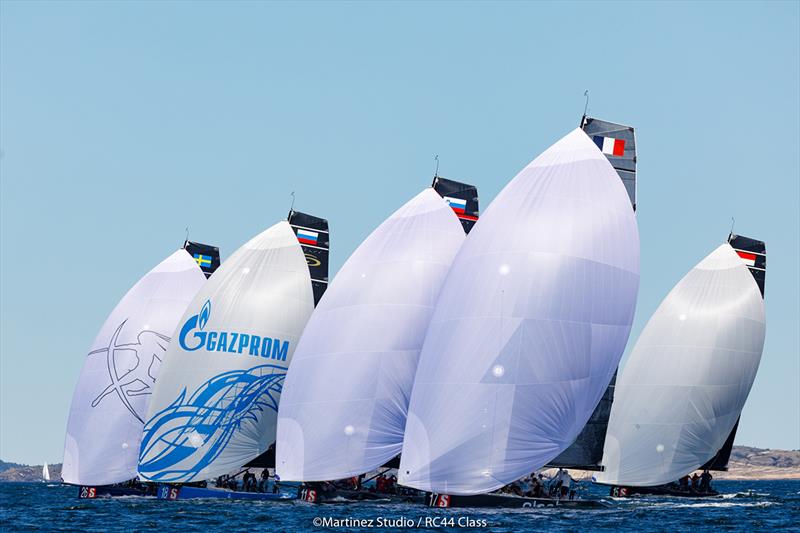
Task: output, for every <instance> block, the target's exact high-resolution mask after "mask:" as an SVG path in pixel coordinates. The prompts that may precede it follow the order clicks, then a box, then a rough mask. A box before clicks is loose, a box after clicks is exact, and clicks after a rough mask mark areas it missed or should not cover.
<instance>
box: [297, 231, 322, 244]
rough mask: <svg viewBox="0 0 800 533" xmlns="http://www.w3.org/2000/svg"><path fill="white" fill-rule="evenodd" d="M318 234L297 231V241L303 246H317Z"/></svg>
mask: <svg viewBox="0 0 800 533" xmlns="http://www.w3.org/2000/svg"><path fill="white" fill-rule="evenodd" d="M318 237H319V233H317V232H316V231H310V230H307V229H299V228H298V229H297V240H298V241H300V242H301V243H303V244H317V238H318Z"/></svg>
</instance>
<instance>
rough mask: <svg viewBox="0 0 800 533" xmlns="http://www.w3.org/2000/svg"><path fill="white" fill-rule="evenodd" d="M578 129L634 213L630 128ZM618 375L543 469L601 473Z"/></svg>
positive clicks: (591, 122) (590, 125)
mask: <svg viewBox="0 0 800 533" xmlns="http://www.w3.org/2000/svg"><path fill="white" fill-rule="evenodd" d="M581 129H582V130H583V131H585V132H586V134H587V135H589V137H590V138H591V139H592V141H593V142H594V143H595V145H596V146H597V147H598V148H599V149H600V151H602V152H603V155H605V156H606V158H607V159H608V162H609V163H611V165H612V166H613V167H614V170H616V171H617V175H619V177H620V179H621V180H622V183H623V185H625V190H626V191H627V192H628V197H629V198H630V201H631V206H632V207H633V210H634V211H636V190H637V187H636V183H637V181H636V180H637V178H636V135H635V133H634V130H633V128H632V127H631V126H624V125H622V124H615V123H613V122H608V121H606V120H599V119H596V118H592V117H587V116H586V115H584V116H583V118H582V119H581ZM616 381H617V374H616V372H615V373H614V376H613V377H612V378H611V383H609V385H608V388H606V392H605V393H604V394H603V397H602V398H601V399H600V403H598V404H597V407H596V408H595V410H594V412H593V413H592V416H591V417H589V421H588V422H587V423H586V426H584V428H583V430H581V432H580V434H579V435H578V438H576V439H575V442H573V443H572V444H571V445H570V447H569V448H567V449H566V450H564V451H563V452H561V453H560V454H559V455H558V457H556V458H555V459H553V460H552V461H550V462H549V463H548V464H547V465H546V466H548V467H554V468H579V469H582V470H602V469H603V466H602V465H601V462H602V459H603V446H604V445H605V441H606V429H607V428H608V419H609V417H610V415H611V404H612V403H613V402H614V384H615V383H616Z"/></svg>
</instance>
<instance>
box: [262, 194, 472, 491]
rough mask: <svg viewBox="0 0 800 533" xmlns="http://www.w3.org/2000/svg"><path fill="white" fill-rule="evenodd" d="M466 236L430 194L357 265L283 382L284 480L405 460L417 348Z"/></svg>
mask: <svg viewBox="0 0 800 533" xmlns="http://www.w3.org/2000/svg"><path fill="white" fill-rule="evenodd" d="M463 241H464V230H463V229H462V227H461V224H460V223H459V219H458V218H457V217H456V216H454V213H453V209H451V207H450V206H449V205H448V203H446V202H445V200H443V199H442V197H441V196H439V195H438V194H437V193H436V192H435V191H434V190H433V189H431V188H428V189H425V190H424V191H422V192H421V193H420V194H418V195H417V196H416V197H415V198H413V199H412V200H411V201H409V202H408V203H407V204H405V205H404V206H403V207H401V208H400V209H399V210H397V211H396V212H395V213H394V214H392V215H391V216H390V217H389V218H388V219H387V220H386V221H385V222H383V223H382V224H381V225H380V226H379V227H378V228H377V229H376V230H375V231H373V232H372V234H371V235H370V236H369V237H367V239H366V240H365V241H364V242H363V243H362V244H361V246H359V247H358V249H357V250H356V251H355V252H354V253H353V255H351V256H350V258H349V259H348V260H347V262H346V263H345V264H344V266H342V268H341V270H340V271H339V273H338V274H337V275H336V278H335V279H334V281H333V283H332V284H331V286H330V288H329V289H328V291H327V293H326V294H325V296H324V297H323V298H322V301H321V302H320V304H319V306H318V308H317V310H316V311H315V312H314V315H313V316H312V318H311V320H310V321H309V323H308V326H307V327H306V330H305V332H304V333H303V337H302V339H301V340H300V343H299V345H298V348H297V352H296V353H295V356H294V359H293V361H292V365H291V368H290V370H289V373H288V375H287V377H286V389H285V392H284V395H283V398H282V399H281V404H280V410H279V417H278V437H277V444H276V453H277V461H276V465H277V472H278V474H279V475H280V477H281V479H282V480H294V481H321V480H329V479H340V478H344V477H349V476H353V475H358V474H361V473H364V472H367V471H369V470H372V469H374V468H377V467H379V466H381V465H382V464H384V463H385V462H386V461H388V460H389V459H391V458H393V457H394V456H396V455H397V454H398V453H400V449H401V447H402V442H403V429H404V427H405V421H406V411H407V408H408V399H409V395H410V392H411V386H412V384H413V379H414V372H415V370H416V367H417V361H418V358H419V351H420V347H421V346H422V340H423V338H424V336H425V331H426V329H427V326H428V322H429V320H430V316H431V313H432V311H433V307H434V304H435V302H436V298H437V295H438V294H439V291H440V289H441V285H442V282H443V281H444V278H445V276H446V274H447V271H448V269H449V267H450V264H451V262H452V260H453V257H454V256H455V254H456V252H457V250H458V248H459V247H460V246H461V243H462V242H463Z"/></svg>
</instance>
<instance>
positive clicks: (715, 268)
mask: <svg viewBox="0 0 800 533" xmlns="http://www.w3.org/2000/svg"><path fill="white" fill-rule="evenodd" d="M764 333H765V323H764V300H763V298H762V296H761V292H760V290H759V287H758V285H757V283H756V282H755V280H754V278H753V276H752V275H751V274H750V272H748V269H747V265H746V264H745V262H744V260H743V259H742V258H741V257H740V256H739V255H737V253H736V251H734V249H733V248H732V247H731V246H730V245H729V244H727V243H725V244H723V245H721V246H720V247H719V248H717V249H716V250H715V251H714V252H712V253H711V254H710V255H709V256H707V257H706V258H705V259H703V260H702V261H701V262H700V263H699V264H698V265H697V266H696V267H695V268H693V269H692V270H691V271H690V272H689V273H688V274H686V276H684V278H683V279H681V280H680V281H679V282H678V284H677V285H676V286H675V288H674V289H672V291H671V292H670V293H669V294H668V295H667V297H666V298H665V299H664V301H663V302H662V303H661V305H660V306H659V307H658V309H657V310H656V312H655V313H654V314H653V316H652V317H651V318H650V321H649V322H648V323H647V325H646V326H645V328H644V330H643V331H642V334H641V336H640V337H639V340H638V341H637V343H636V345H635V346H634V348H633V351H632V352H631V356H630V358H629V360H628V362H627V364H626V366H625V368H624V370H623V372H622V374H621V376H620V380H619V382H618V383H617V387H616V399H615V401H614V405H613V407H612V409H611V420H610V422H609V425H608V435H607V436H606V444H605V450H604V454H603V464H604V465H605V471H604V472H603V473H601V474H600V475H598V481H600V482H601V483H607V484H614V485H628V486H653V485H661V484H664V483H669V482H672V481H675V480H677V479H678V478H680V477H682V476H684V475H686V474H687V473H690V472H692V471H693V470H696V469H697V468H699V467H700V466H702V465H704V464H705V463H706V462H707V461H709V460H710V459H711V458H712V457H714V456H715V454H717V452H718V451H719V450H720V449H721V448H722V447H723V445H724V444H725V441H726V439H727V438H728V437H729V435H730V434H731V431H732V429H733V428H734V426H735V425H736V423H737V420H738V419H739V415H740V414H741V411H742V408H743V407H744V402H745V400H746V399H747V395H748V393H749V391H750V387H751V386H752V384H753V380H754V379H755V375H756V371H757V369H758V364H759V361H760V359H761V352H762V349H763V347H764Z"/></svg>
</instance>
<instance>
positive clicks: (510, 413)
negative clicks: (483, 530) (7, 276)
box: [399, 128, 639, 506]
mask: <svg viewBox="0 0 800 533" xmlns="http://www.w3.org/2000/svg"><path fill="white" fill-rule="evenodd" d="M638 286H639V237H638V231H637V227H636V220H635V217H634V212H633V210H632V209H631V202H630V197H629V194H628V191H627V190H626V188H625V187H624V186H623V184H622V182H621V181H620V179H619V175H618V174H617V172H616V171H615V169H614V168H613V167H612V165H611V164H610V163H609V160H608V159H607V158H606V156H605V155H604V154H603V152H602V151H601V149H600V148H599V147H598V145H597V144H596V142H595V140H594V139H592V138H590V137H589V136H588V135H587V134H586V133H585V132H584V131H582V130H581V129H580V128H576V129H575V130H573V131H572V132H571V133H569V134H568V135H566V136H565V137H564V138H562V139H561V140H560V141H558V142H557V143H555V144H554V145H553V146H551V147H550V148H549V149H547V150H546V151H545V152H544V153H542V155H540V156H539V157H537V158H536V159H535V160H534V161H533V162H532V163H530V164H529V165H528V166H527V167H525V168H524V169H523V170H522V171H521V172H520V173H519V174H518V175H517V176H516V177H515V178H514V179H513V180H512V181H511V182H510V183H509V184H508V185H507V186H506V187H505V188H504V189H503V190H502V191H501V193H500V194H499V195H498V196H497V198H496V199H495V200H494V201H493V202H492V204H491V205H490V206H489V207H488V208H487V210H486V211H485V213H484V214H483V216H482V217H481V219H480V220H479V221H478V222H477V224H476V225H475V227H474V228H473V230H472V232H471V233H470V235H469V237H468V238H467V239H466V241H465V242H464V245H463V246H462V247H461V249H460V250H459V252H458V254H457V256H456V258H455V260H454V261H453V265H452V267H451V269H450V272H449V273H448V275H447V277H446V279H445V282H444V285H443V288H442V290H441V293H440V295H439V299H438V301H437V303H436V307H435V310H434V313H433V315H432V319H431V322H430V325H429V327H428V331H427V334H426V337H425V341H424V344H423V347H422V352H421V355H420V361H419V366H418V368H417V372H416V375H415V380H414V387H413V392H412V395H411V401H410V406H409V409H408V421H407V424H406V429H405V437H404V442H403V448H402V455H401V462H400V470H399V475H400V477H399V482H400V483H401V484H402V485H405V486H410V487H413V488H416V489H419V490H424V491H428V492H430V493H432V494H431V499H432V500H433V499H435V500H436V505H438V506H458V505H472V504H480V501H479V498H486V497H491V496H493V495H487V493H489V492H491V491H494V490H496V489H499V488H500V487H503V486H505V485H507V484H509V483H511V482H513V481H515V480H517V479H520V478H521V477H523V476H525V475H528V474H530V473H531V472H532V471H535V470H537V469H539V468H542V467H543V466H544V465H546V464H547V463H548V462H550V461H552V460H553V459H554V458H556V457H557V456H558V455H559V454H560V453H562V452H563V451H564V450H565V449H567V448H568V447H569V446H570V445H571V444H572V443H573V442H574V441H575V439H576V438H577V436H578V434H579V433H580V432H581V430H582V429H583V428H584V426H585V425H586V422H587V421H588V420H589V418H590V416H591V415H592V413H593V411H594V410H595V408H596V406H597V404H598V403H599V402H600V399H601V398H602V396H603V394H604V393H605V391H606V389H607V387H608V384H609V383H610V381H611V378H612V376H613V375H614V372H615V371H616V368H617V365H618V363H619V359H620V357H621V355H622V352H623V350H624V347H625V344H626V342H627V339H628V335H629V333H630V328H631V323H632V320H633V314H634V309H635V305H636V296H637V292H638ZM476 495H478V496H477V498H476ZM470 498H472V499H470Z"/></svg>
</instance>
